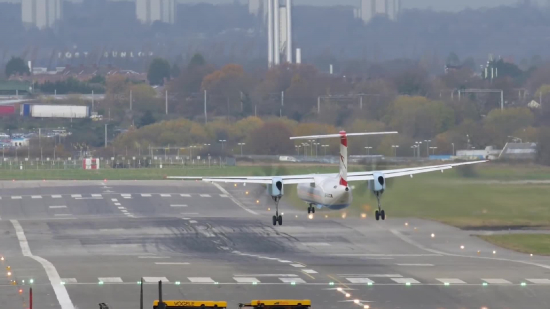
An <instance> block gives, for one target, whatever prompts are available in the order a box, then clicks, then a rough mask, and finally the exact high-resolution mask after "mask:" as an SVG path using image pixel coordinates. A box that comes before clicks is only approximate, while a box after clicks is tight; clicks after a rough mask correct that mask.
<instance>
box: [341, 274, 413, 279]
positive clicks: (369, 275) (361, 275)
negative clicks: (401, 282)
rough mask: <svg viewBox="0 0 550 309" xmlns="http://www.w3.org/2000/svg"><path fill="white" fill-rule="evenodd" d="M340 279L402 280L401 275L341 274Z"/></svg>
mask: <svg viewBox="0 0 550 309" xmlns="http://www.w3.org/2000/svg"><path fill="white" fill-rule="evenodd" d="M338 277H367V278H400V277H403V276H402V275H399V274H339V275H338Z"/></svg>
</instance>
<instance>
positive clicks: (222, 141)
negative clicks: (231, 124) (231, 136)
mask: <svg viewBox="0 0 550 309" xmlns="http://www.w3.org/2000/svg"><path fill="white" fill-rule="evenodd" d="M219 142H220V143H222V151H223V144H224V143H225V142H227V140H224V139H220V140H219ZM205 146H206V144H205ZM208 146H210V144H208Z"/></svg>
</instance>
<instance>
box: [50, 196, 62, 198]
mask: <svg viewBox="0 0 550 309" xmlns="http://www.w3.org/2000/svg"><path fill="white" fill-rule="evenodd" d="M52 198H61V195H52Z"/></svg>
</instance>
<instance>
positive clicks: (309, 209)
mask: <svg viewBox="0 0 550 309" xmlns="http://www.w3.org/2000/svg"><path fill="white" fill-rule="evenodd" d="M307 213H308V214H310V213H311V206H309V207H308V208H307Z"/></svg>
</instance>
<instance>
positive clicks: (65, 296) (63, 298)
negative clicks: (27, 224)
mask: <svg viewBox="0 0 550 309" xmlns="http://www.w3.org/2000/svg"><path fill="white" fill-rule="evenodd" d="M10 222H11V224H12V225H13V227H14V229H15V233H16V235H17V239H18V240H19V245H20V246H21V252H22V253H23V256H26V257H30V258H32V259H33V260H35V261H37V262H38V263H40V264H41V265H42V267H43V268H44V270H45V271H46V275H48V279H49V280H50V284H51V285H52V288H53V291H54V293H55V296H56V297H57V301H58V302H59V305H60V306H61V309H74V305H73V303H72V301H71V298H70V297H69V293H68V292H67V289H66V288H65V286H64V285H62V284H61V277H60V276H59V273H58V272H57V269H55V266H53V264H52V263H51V262H50V261H48V260H46V259H44V258H41V257H39V256H36V255H32V253H31V249H30V247H29V242H28V241H27V237H25V231H23V227H21V224H19V221H17V220H10Z"/></svg>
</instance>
